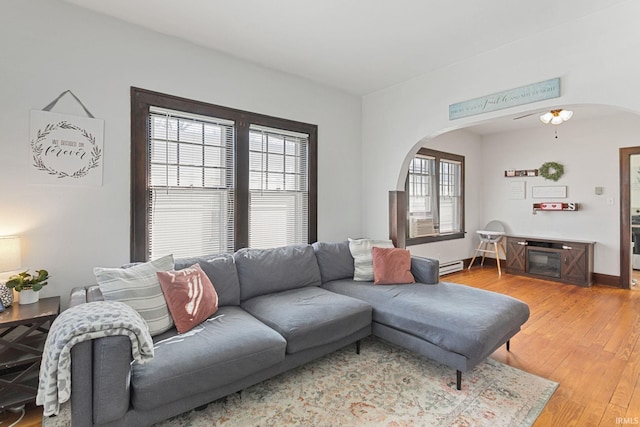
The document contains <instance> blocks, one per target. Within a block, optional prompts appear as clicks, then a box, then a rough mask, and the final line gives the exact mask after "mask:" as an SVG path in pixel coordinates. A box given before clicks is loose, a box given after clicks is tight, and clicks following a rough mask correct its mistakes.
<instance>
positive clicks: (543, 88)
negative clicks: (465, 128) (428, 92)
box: [449, 77, 560, 120]
mask: <svg viewBox="0 0 640 427" xmlns="http://www.w3.org/2000/svg"><path fill="white" fill-rule="evenodd" d="M559 96H560V77H556V78H554V79H549V80H545V81H543V82H538V83H532V84H530V85H526V86H520V87H517V88H515V89H509V90H505V91H502V92H497V93H492V94H491V95H485V96H481V97H479V98H475V99H470V100H468V101H462V102H458V103H456V104H451V105H449V120H455V119H461V118H463V117H468V116H475V115H476V114H482V113H488V112H490V111H496V110H502V109H503V108H509V107H515V106H518V105H524V104H530V103H532V102H538V101H543V100H545V99H552V98H557V97H559Z"/></svg>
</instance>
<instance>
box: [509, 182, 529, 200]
mask: <svg viewBox="0 0 640 427" xmlns="http://www.w3.org/2000/svg"><path fill="white" fill-rule="evenodd" d="M510 184H511V185H510V188H509V190H510V191H509V198H510V199H511V200H524V198H525V195H526V183H525V182H524V181H512V182H511V183H510Z"/></svg>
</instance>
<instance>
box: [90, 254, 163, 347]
mask: <svg viewBox="0 0 640 427" xmlns="http://www.w3.org/2000/svg"><path fill="white" fill-rule="evenodd" d="M173 266H174V263H173V255H167V256H164V257H162V258H158V259H157V260H155V261H151V262H145V263H143V264H138V265H134V266H133V267H129V268H103V267H95V268H94V269H93V273H94V274H95V276H96V281H97V282H98V285H99V286H100V291H102V295H103V296H104V299H105V300H106V301H120V302H123V303H125V304H127V305H129V306H130V307H131V308H133V309H134V310H136V311H137V312H138V313H140V316H142V318H143V319H144V320H145V321H146V322H147V325H149V333H150V334H151V336H154V335H158V334H160V333H162V332H164V331H167V330H169V329H171V327H172V326H173V320H172V319H171V315H170V314H169V308H168V307H167V302H166V300H165V299H164V294H163V293H162V288H161V287H160V282H159V281H158V275H157V274H156V273H157V272H158V271H169V270H173Z"/></svg>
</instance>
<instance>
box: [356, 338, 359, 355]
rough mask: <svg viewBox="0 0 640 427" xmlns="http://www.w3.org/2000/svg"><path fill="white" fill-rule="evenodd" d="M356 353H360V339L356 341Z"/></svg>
mask: <svg viewBox="0 0 640 427" xmlns="http://www.w3.org/2000/svg"><path fill="white" fill-rule="evenodd" d="M356 354H360V340H358V341H356Z"/></svg>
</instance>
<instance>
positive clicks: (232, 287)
mask: <svg viewBox="0 0 640 427" xmlns="http://www.w3.org/2000/svg"><path fill="white" fill-rule="evenodd" d="M194 264H200V267H201V268H202V270H203V271H204V272H205V273H206V274H207V277H209V280H211V283H213V286H214V287H215V288H216V293H217V294H218V305H220V306H223V305H240V282H239V281H238V273H237V271H236V265H235V261H234V259H233V255H231V254H220V255H207V256H201V257H195V258H178V259H176V266H175V269H176V270H182V269H183V268H187V267H190V266H192V265H194Z"/></svg>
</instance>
